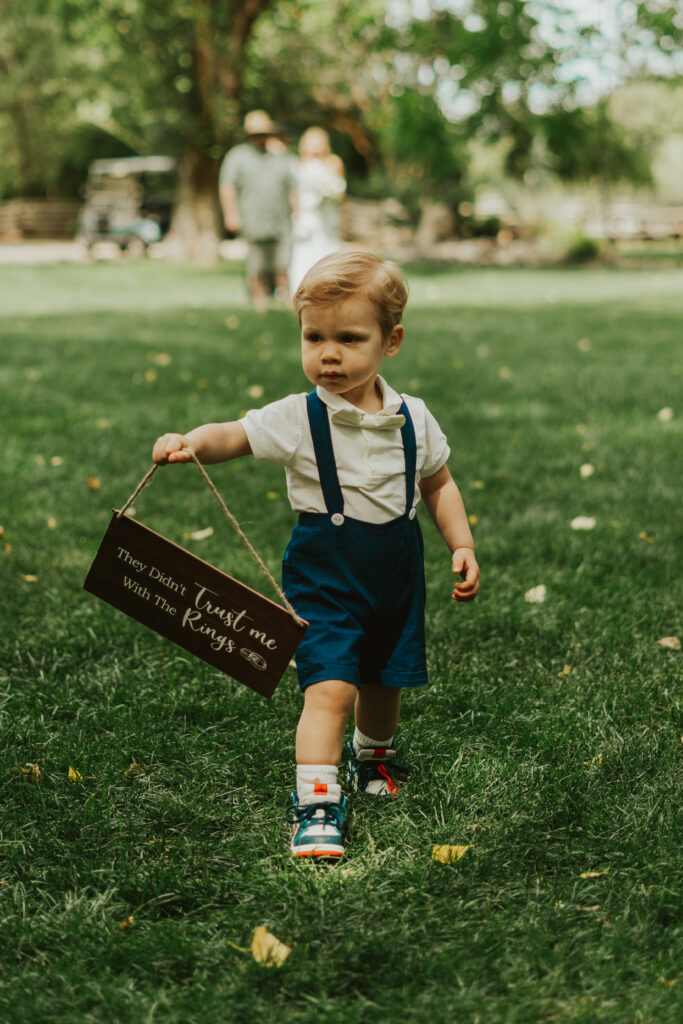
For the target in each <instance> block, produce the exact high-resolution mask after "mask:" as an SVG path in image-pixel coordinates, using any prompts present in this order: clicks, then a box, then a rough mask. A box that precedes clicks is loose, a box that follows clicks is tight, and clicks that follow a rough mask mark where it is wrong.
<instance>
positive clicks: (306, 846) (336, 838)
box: [286, 793, 347, 861]
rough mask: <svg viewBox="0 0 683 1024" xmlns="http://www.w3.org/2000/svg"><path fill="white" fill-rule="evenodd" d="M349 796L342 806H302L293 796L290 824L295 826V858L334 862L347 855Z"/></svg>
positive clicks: (313, 804) (289, 816) (288, 812)
mask: <svg viewBox="0 0 683 1024" xmlns="http://www.w3.org/2000/svg"><path fill="white" fill-rule="evenodd" d="M346 813H347V812H346V797H345V796H344V797H342V799H341V801H340V803H311V804H304V805H303V806H302V805H301V804H300V803H299V801H298V799H297V795H296V793H292V804H291V807H289V808H288V809H287V814H286V818H287V821H289V822H291V823H292V824H293V825H294V832H293V834H292V844H291V847H290V849H291V852H292V856H293V857H311V858H314V859H315V860H326V861H335V860H339V858H340V857H343V856H344V838H343V836H344V828H345V826H346Z"/></svg>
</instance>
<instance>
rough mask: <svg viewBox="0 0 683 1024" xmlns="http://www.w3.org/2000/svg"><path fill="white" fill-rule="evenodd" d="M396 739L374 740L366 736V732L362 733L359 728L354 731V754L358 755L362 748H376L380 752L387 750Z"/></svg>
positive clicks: (391, 737)
mask: <svg viewBox="0 0 683 1024" xmlns="http://www.w3.org/2000/svg"><path fill="white" fill-rule="evenodd" d="M393 739H394V737H393V736H390V737H389V739H388V740H373V739H372V737H371V736H366V735H365V733H364V732H361V731H360V729H359V728H358V726H356V728H355V729H354V730H353V752H354V754H357V753H358V751H359V750H360V749H361V747H375V749H377V748H379V749H380V750H382V749H384V750H386V748H387V747H390V746H391V744H392V742H393Z"/></svg>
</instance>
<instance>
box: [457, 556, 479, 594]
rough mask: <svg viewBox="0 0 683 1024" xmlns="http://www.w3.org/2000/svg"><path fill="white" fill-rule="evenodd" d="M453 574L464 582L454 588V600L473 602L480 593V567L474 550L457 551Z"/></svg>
mask: <svg viewBox="0 0 683 1024" xmlns="http://www.w3.org/2000/svg"><path fill="white" fill-rule="evenodd" d="M453 572H454V573H458V574H459V575H460V576H462V580H461V581H460V582H458V583H456V584H455V587H454V588H453V600H454V601H473V600H474V598H475V597H476V596H477V593H478V591H479V566H478V565H477V560H476V558H475V557H474V551H473V550H472V548H456V549H455V551H454V552H453Z"/></svg>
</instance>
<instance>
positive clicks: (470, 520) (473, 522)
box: [467, 516, 479, 526]
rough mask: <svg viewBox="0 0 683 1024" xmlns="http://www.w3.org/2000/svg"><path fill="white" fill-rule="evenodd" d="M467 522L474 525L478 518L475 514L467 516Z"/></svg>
mask: <svg viewBox="0 0 683 1024" xmlns="http://www.w3.org/2000/svg"><path fill="white" fill-rule="evenodd" d="M467 522H468V523H469V524H470V526H476V525H477V523H478V522H479V519H478V518H477V516H468V517H467Z"/></svg>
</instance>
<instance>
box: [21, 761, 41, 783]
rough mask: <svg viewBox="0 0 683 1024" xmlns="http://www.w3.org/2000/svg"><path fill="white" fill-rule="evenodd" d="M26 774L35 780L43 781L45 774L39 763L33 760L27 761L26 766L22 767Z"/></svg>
mask: <svg viewBox="0 0 683 1024" xmlns="http://www.w3.org/2000/svg"><path fill="white" fill-rule="evenodd" d="M21 770H22V772H23V773H24V775H30V777H31V780H32V781H33V782H42V781H43V776H42V773H41V771H40V768H39V767H38V765H37V764H32V763H31V761H27V762H26V767H25V768H22V769H21Z"/></svg>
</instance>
